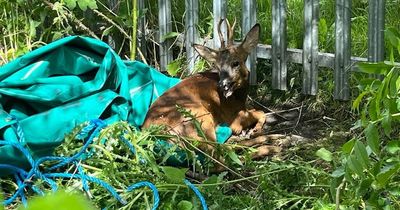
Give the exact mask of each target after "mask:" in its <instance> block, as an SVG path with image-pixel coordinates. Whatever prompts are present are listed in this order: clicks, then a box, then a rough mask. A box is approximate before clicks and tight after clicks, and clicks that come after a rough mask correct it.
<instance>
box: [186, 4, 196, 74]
mask: <svg viewBox="0 0 400 210" xmlns="http://www.w3.org/2000/svg"><path fill="white" fill-rule="evenodd" d="M185 6H186V16H185V27H186V44H185V45H186V56H187V62H188V70H189V72H190V73H192V72H193V71H194V67H195V64H196V58H197V52H196V50H195V49H194V48H193V44H194V43H197V42H198V37H199V36H198V32H197V28H196V26H197V24H198V22H199V0H185Z"/></svg>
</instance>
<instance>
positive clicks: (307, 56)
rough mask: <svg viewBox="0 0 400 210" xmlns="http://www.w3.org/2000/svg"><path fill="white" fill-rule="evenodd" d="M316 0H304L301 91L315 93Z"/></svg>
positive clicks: (316, 47) (316, 73)
mask: <svg viewBox="0 0 400 210" xmlns="http://www.w3.org/2000/svg"><path fill="white" fill-rule="evenodd" d="M318 13H319V2H318V0H304V29H305V31H304V44H303V69H304V71H303V93H305V94H309V95H316V94H317V90H318V89H317V88H318V16H319V14H318Z"/></svg>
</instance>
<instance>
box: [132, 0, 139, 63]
mask: <svg viewBox="0 0 400 210" xmlns="http://www.w3.org/2000/svg"><path fill="white" fill-rule="evenodd" d="M137 12H138V11H137V0H132V40H131V60H135V59H136V35H137V25H138V23H137V21H138V18H137V16H138V15H137Z"/></svg>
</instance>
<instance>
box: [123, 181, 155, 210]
mask: <svg viewBox="0 0 400 210" xmlns="http://www.w3.org/2000/svg"><path fill="white" fill-rule="evenodd" d="M140 187H149V188H150V189H151V191H153V208H152V210H156V209H157V208H158V205H159V204H160V196H159V194H158V190H157V187H156V186H154V184H153V183H151V182H148V181H142V182H138V183H136V184H133V185H131V186H129V187H128V188H127V189H126V191H127V192H130V191H132V190H134V189H136V188H140Z"/></svg>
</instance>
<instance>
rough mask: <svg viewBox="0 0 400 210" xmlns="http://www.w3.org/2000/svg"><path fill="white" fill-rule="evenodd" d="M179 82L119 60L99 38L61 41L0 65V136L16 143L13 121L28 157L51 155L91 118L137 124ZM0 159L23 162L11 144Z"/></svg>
mask: <svg viewBox="0 0 400 210" xmlns="http://www.w3.org/2000/svg"><path fill="white" fill-rule="evenodd" d="M178 82H179V80H178V79H175V78H170V77H167V76H165V75H163V74H161V73H159V72H158V71H157V70H155V69H153V68H151V67H149V66H147V65H145V64H143V63H141V62H138V61H123V60H122V59H121V58H120V57H119V56H118V55H117V54H116V53H115V52H114V51H113V50H112V49H111V48H110V47H109V46H108V45H107V44H105V43H103V42H101V41H99V40H96V39H92V38H85V37H79V36H71V37H67V38H64V39H60V40H58V41H56V42H53V43H51V44H49V45H46V46H44V47H41V48H39V49H37V50H34V51H32V52H30V53H28V54H26V55H24V56H22V57H20V58H17V59H16V60H14V61H12V62H10V63H8V64H6V65H4V66H2V67H0V129H1V130H0V131H1V133H0V135H1V136H0V139H1V140H5V141H14V142H18V141H19V139H18V137H17V136H18V135H17V129H16V126H15V125H16V123H17V121H18V123H19V125H20V128H22V132H23V134H24V136H25V141H26V142H24V144H27V146H28V148H30V150H31V152H32V155H33V157H41V156H44V155H50V154H51V153H52V152H53V150H54V148H55V147H56V146H58V145H60V144H61V143H62V141H63V139H64V136H65V134H67V133H69V132H70V131H71V130H72V129H73V128H74V127H75V126H77V125H79V124H81V123H83V122H86V121H88V120H91V119H97V118H100V119H103V120H106V122H108V123H111V122H114V121H117V120H127V121H128V122H129V123H131V124H132V125H134V126H140V125H141V124H142V123H143V121H144V118H145V115H146V112H147V110H148V107H149V106H150V104H151V103H152V102H153V101H154V100H155V99H156V98H157V97H158V96H159V95H161V94H162V93H163V92H164V91H166V90H167V89H169V88H170V87H172V86H174V85H175V84H177V83H178ZM1 140H0V141H1ZM1 163H8V164H13V165H15V166H18V167H26V166H27V164H28V162H27V161H26V160H25V159H24V158H23V156H22V155H21V154H20V152H19V151H18V150H16V149H15V148H13V147H11V146H0V164H1ZM1 174H2V172H1V171H0V176H1Z"/></svg>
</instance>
